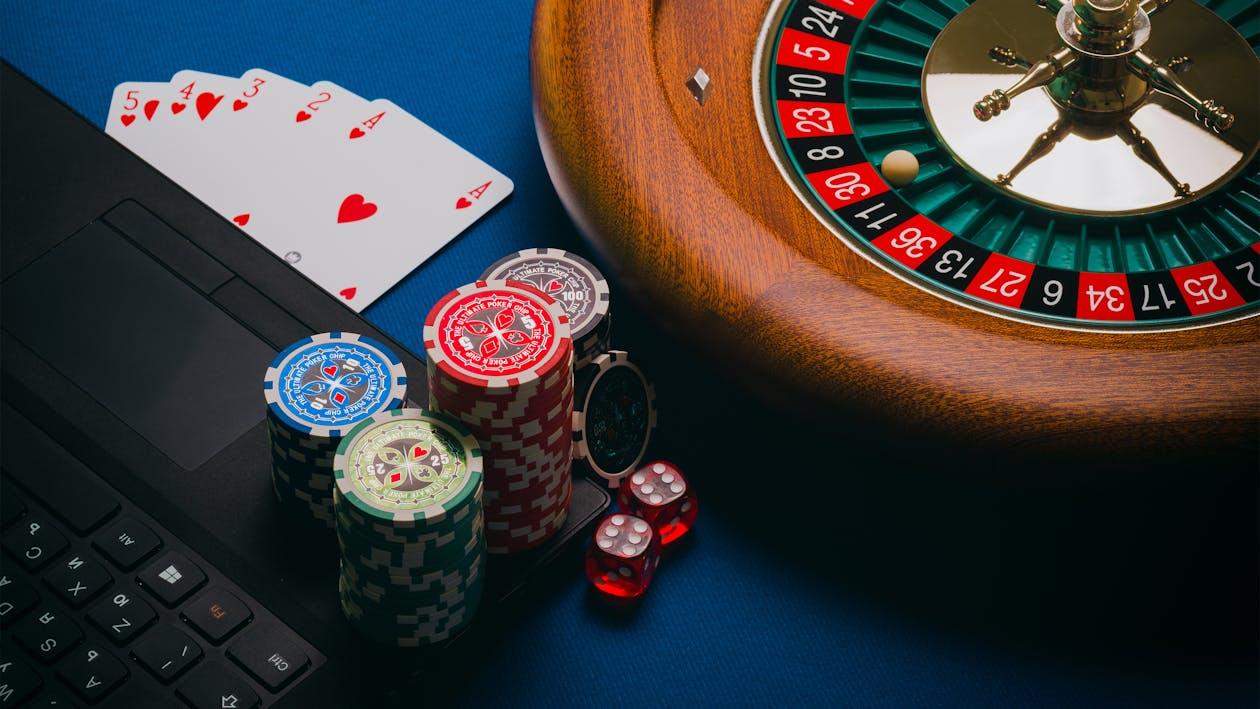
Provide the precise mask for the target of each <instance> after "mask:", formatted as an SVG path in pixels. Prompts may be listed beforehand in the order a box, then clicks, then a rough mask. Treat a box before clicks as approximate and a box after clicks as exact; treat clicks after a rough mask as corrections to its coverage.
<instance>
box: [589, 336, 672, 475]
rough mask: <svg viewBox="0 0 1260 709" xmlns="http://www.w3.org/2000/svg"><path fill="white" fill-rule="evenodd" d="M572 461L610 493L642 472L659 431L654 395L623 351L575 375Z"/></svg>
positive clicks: (615, 351) (644, 378) (600, 360)
mask: <svg viewBox="0 0 1260 709" xmlns="http://www.w3.org/2000/svg"><path fill="white" fill-rule="evenodd" d="M575 379H576V385H575V387H574V388H575V389H576V399H575V403H574V407H573V457H574V459H576V460H578V461H580V463H581V464H582V465H585V466H586V467H587V468H589V469H590V471H591V472H593V473H595V474H596V475H598V476H599V477H600V478H601V479H602V480H603V481H604V482H605V483H606V484H607V485H608V487H609V488H611V489H614V490H615V489H617V488H618V487H619V486H620V485H621V481H622V480H624V479H625V478H626V476H628V475H630V474H631V473H633V472H634V471H635V470H637V469H638V467H639V464H640V463H641V462H643V456H644V455H645V454H646V453H647V449H648V443H649V441H650V440H651V437H652V430H653V429H654V428H656V390H655V389H654V388H653V387H652V385H651V384H650V383H649V382H648V380H647V378H646V377H644V376H643V372H642V371H641V370H640V369H639V368H638V367H637V366H635V364H634V363H633V362H631V361H630V358H629V355H628V354H627V353H625V352H623V351H621V350H612V351H610V352H606V353H604V354H602V355H599V356H598V357H596V358H595V359H594V361H593V362H591V363H590V364H589V365H587V366H585V367H583V368H582V369H581V370H580V371H579V372H577V374H576V375H575Z"/></svg>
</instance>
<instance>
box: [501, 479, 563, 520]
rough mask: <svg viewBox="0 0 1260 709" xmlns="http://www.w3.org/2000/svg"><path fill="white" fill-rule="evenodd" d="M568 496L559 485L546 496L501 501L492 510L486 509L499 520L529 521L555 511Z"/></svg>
mask: <svg viewBox="0 0 1260 709" xmlns="http://www.w3.org/2000/svg"><path fill="white" fill-rule="evenodd" d="M570 494H571V493H570V490H569V488H568V486H567V485H561V486H560V487H558V488H556V489H555V490H554V491H552V492H551V493H549V494H547V495H546V496H542V497H533V498H527V499H521V500H503V501H499V502H496V503H495V504H494V506H493V508H491V507H487V509H492V510H493V518H495V519H499V520H503V519H508V520H512V519H518V518H524V519H529V518H531V517H536V516H538V517H540V516H542V515H543V514H545V513H547V512H550V511H552V510H554V509H556V508H557V507H558V506H560V505H561V504H563V503H564V501H565V500H566V499H568V497H569V495H570Z"/></svg>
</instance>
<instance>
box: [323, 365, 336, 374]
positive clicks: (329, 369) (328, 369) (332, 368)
mask: <svg viewBox="0 0 1260 709" xmlns="http://www.w3.org/2000/svg"><path fill="white" fill-rule="evenodd" d="M323 371H324V376H326V377H335V376H337V365H335V364H326V365H324V369H323Z"/></svg>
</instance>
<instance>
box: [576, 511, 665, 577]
mask: <svg viewBox="0 0 1260 709" xmlns="http://www.w3.org/2000/svg"><path fill="white" fill-rule="evenodd" d="M660 560H661V543H660V540H658V539H657V537H656V534H655V533H654V532H653V531H652V525H650V524H648V523H647V522H646V521H645V520H643V519H641V518H639V517H635V516H634V515H627V514H620V513H615V514H610V515H608V516H606V517H604V519H602V520H600V522H599V526H597V527H596V528H595V538H594V539H592V540H591V545H590V546H589V547H587V548H586V578H588V579H590V581H591V583H592V584H594V585H595V588H597V589H599V590H600V591H603V592H604V593H607V594H608V595H610V596H616V597H617V598H636V597H638V596H641V595H643V592H644V591H646V590H647V587H648V584H650V583H652V574H653V573H654V572H655V571H656V565H657V564H658V563H660Z"/></svg>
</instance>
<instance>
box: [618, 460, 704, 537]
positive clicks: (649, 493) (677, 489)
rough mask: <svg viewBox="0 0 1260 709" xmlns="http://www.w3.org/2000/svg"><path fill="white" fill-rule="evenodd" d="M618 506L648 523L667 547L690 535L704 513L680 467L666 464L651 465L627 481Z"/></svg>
mask: <svg viewBox="0 0 1260 709" xmlns="http://www.w3.org/2000/svg"><path fill="white" fill-rule="evenodd" d="M617 504H618V505H620V507H621V511H622V512H625V513H627V514H632V515H638V516H639V517H642V518H643V519H645V520H647V522H648V524H650V525H652V528H653V529H655V530H656V534H657V536H659V537H660V538H661V544H663V545H664V544H669V543H670V542H673V541H675V540H677V539H678V538H679V537H682V536H683V535H684V534H686V533H687V530H689V529H691V528H692V526H693V525H695V523H696V513H697V512H699V511H700V508H699V507H698V506H697V503H696V497H695V494H694V493H692V491H691V489H690V486H689V485H687V479H686V478H684V477H683V474H682V473H681V472H679V470H678V466H676V465H674V464H673V463H670V462H667V461H664V460H658V461H654V462H651V463H648V464H647V465H644V466H643V467H641V468H639V469H638V470H636V471H634V473H633V474H631V475H630V477H628V478H626V479H625V481H624V482H622V483H621V494H620V495H618V497H617Z"/></svg>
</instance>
